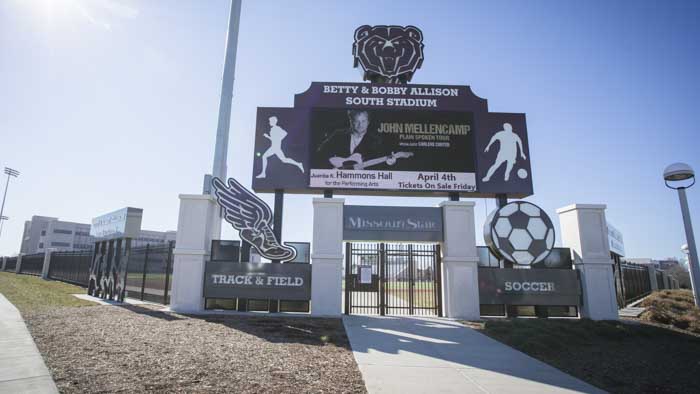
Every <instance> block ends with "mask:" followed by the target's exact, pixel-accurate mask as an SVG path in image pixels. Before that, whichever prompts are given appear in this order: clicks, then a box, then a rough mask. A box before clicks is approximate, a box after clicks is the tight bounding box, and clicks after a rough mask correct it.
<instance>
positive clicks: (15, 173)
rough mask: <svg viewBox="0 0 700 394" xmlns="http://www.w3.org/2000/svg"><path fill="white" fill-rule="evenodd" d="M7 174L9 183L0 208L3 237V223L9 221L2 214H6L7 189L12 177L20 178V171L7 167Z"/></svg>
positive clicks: (0, 229) (0, 226)
mask: <svg viewBox="0 0 700 394" xmlns="http://www.w3.org/2000/svg"><path fill="white" fill-rule="evenodd" d="M5 174H7V182H5V193H4V194H3V196H2V206H0V235H2V221H3V220H7V218H6V217H4V216H3V215H2V214H3V213H4V212H5V199H6V198H7V189H8V188H9V187H10V177H18V176H19V171H17V170H15V169H12V168H9V167H5Z"/></svg>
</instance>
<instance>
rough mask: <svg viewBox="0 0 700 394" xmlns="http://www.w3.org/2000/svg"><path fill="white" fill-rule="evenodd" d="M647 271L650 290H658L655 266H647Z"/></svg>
mask: <svg viewBox="0 0 700 394" xmlns="http://www.w3.org/2000/svg"><path fill="white" fill-rule="evenodd" d="M647 272H648V273H649V284H650V285H651V292H652V293H653V292H655V291H659V284H658V283H657V282H656V268H654V266H652V265H648V266H647Z"/></svg>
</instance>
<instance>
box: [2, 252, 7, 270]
mask: <svg viewBox="0 0 700 394" xmlns="http://www.w3.org/2000/svg"><path fill="white" fill-rule="evenodd" d="M6 265H7V257H5V256H3V257H2V271H5V266H6Z"/></svg>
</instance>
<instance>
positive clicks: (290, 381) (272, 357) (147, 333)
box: [24, 306, 365, 393]
mask: <svg viewBox="0 0 700 394" xmlns="http://www.w3.org/2000/svg"><path fill="white" fill-rule="evenodd" d="M24 318H25V320H26V321H27V323H28V325H29V329H30V331H31V333H32V335H33V336H34V340H35V341H36V344H37V346H38V347H39V350H40V351H41V353H42V355H43V356H44V358H45V360H46V363H47V366H48V367H49V369H50V370H51V374H52V375H53V378H54V380H55V381H56V384H57V385H58V388H59V390H60V391H61V392H66V393H74V392H129V393H131V392H144V391H154V392H227V393H233V392H235V393H259V392H275V393H315V392H317V393H322V392H333V393H340V392H345V393H351V392H352V393H364V392H365V386H364V383H363V380H362V376H361V375H360V372H359V370H358V368H357V364H356V363H355V360H354V358H353V356H352V351H351V350H350V345H349V342H348V339H347V337H346V335H345V330H344V328H343V324H342V322H341V321H340V320H339V319H317V318H277V317H256V316H240V315H239V316H231V315H227V316H222V315H210V316H184V315H179V314H175V313H166V312H161V311H159V310H157V308H155V307H148V306H147V307H143V306H126V307H115V306H95V307H83V308H58V309H56V310H53V311H45V312H38V313H28V314H26V315H25V316H24Z"/></svg>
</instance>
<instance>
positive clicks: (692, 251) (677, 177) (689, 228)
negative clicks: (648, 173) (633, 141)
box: [664, 163, 700, 306]
mask: <svg viewBox="0 0 700 394" xmlns="http://www.w3.org/2000/svg"><path fill="white" fill-rule="evenodd" d="M664 182H666V186H667V187H668V188H670V189H676V190H678V199H679V200H680V202H681V214H682V215H683V225H684V226H685V238H686V241H687V242H688V271H689V272H690V284H691V285H692V287H693V298H694V299H695V306H700V283H696V281H699V280H700V267H698V250H697V249H696V247H695V235H694V234H693V224H692V223H691V222H690V211H689V210H688V198H687V197H686V196H685V189H687V188H689V187H691V186H693V185H694V184H695V172H694V171H693V169H692V168H690V166H689V165H687V164H685V163H673V164H671V165H670V166H668V167H666V169H665V170H664Z"/></svg>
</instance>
